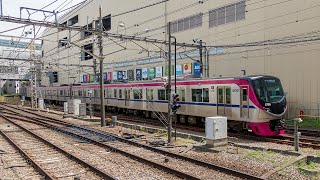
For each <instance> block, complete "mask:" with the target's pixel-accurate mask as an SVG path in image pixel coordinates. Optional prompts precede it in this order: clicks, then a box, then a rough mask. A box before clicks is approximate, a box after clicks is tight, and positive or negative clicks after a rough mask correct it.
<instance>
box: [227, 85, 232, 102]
mask: <svg viewBox="0 0 320 180" xmlns="http://www.w3.org/2000/svg"><path fill="white" fill-rule="evenodd" d="M226 104H231V88H230V87H226Z"/></svg>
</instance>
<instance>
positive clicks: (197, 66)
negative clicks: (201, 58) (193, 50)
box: [193, 63, 201, 75]
mask: <svg viewBox="0 0 320 180" xmlns="http://www.w3.org/2000/svg"><path fill="white" fill-rule="evenodd" d="M193 74H195V75H200V74H201V72H200V64H199V63H193Z"/></svg>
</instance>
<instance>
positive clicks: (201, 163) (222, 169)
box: [10, 106, 263, 180]
mask: <svg viewBox="0 0 320 180" xmlns="http://www.w3.org/2000/svg"><path fill="white" fill-rule="evenodd" d="M10 107H11V106H10ZM11 108H14V109H15V107H11ZM18 110H21V111H23V112H26V113H30V114H33V115H36V116H38V117H41V118H44V119H42V121H48V120H50V121H51V122H53V123H57V124H62V125H65V126H71V127H76V128H79V129H82V130H86V131H88V132H91V133H93V134H96V135H100V136H104V137H113V138H115V139H117V140H118V141H120V142H124V143H127V144H131V145H134V146H137V147H141V148H144V149H147V150H151V151H153V152H157V153H160V154H165V155H167V156H169V157H172V158H178V159H182V160H185V161H188V162H191V163H193V164H196V165H199V166H203V167H207V168H209V169H212V170H215V171H220V172H223V173H226V174H230V175H233V176H236V177H240V178H244V179H257V180H261V179H263V178H260V177H256V176H253V175H250V174H247V173H245V172H241V171H237V170H233V169H230V168H226V167H223V166H219V165H215V164H211V163H208V162H205V161H201V160H197V159H193V158H190V157H187V156H183V155H179V154H175V153H171V152H168V151H165V150H162V149H158V148H154V147H152V146H149V145H146V144H141V143H139V142H135V141H131V140H128V139H125V138H122V137H119V136H117V135H115V134H112V133H107V132H104V131H100V130H96V129H92V128H88V127H81V126H78V125H75V124H72V123H68V122H65V121H62V120H59V119H55V118H51V117H46V116H43V115H40V114H38V113H35V112H32V111H29V110H25V109H18ZM38 120H39V119H38ZM104 145H105V144H104ZM111 148H113V147H111ZM125 153H126V152H125Z"/></svg>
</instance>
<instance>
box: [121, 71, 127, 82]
mask: <svg viewBox="0 0 320 180" xmlns="http://www.w3.org/2000/svg"><path fill="white" fill-rule="evenodd" d="M122 74H123V79H124V80H127V79H128V73H127V71H122Z"/></svg>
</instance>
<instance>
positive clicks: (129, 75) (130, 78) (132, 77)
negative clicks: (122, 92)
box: [128, 69, 134, 81]
mask: <svg viewBox="0 0 320 180" xmlns="http://www.w3.org/2000/svg"><path fill="white" fill-rule="evenodd" d="M128 78H129V80H130V81H133V80H134V71H133V69H130V70H128Z"/></svg>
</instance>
